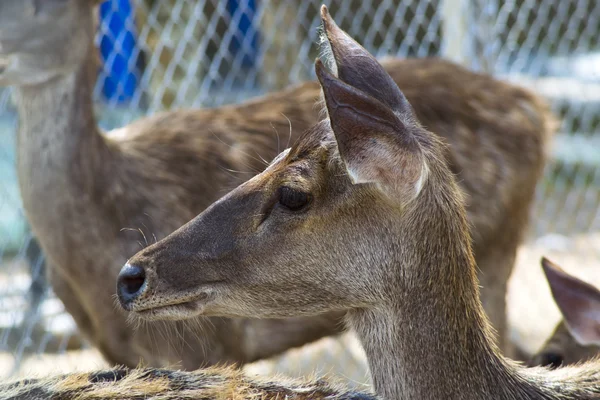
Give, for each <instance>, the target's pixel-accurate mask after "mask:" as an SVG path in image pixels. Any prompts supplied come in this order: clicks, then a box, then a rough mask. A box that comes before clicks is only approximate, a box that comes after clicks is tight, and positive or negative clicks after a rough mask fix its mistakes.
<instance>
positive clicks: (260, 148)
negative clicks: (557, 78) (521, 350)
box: [0, 0, 555, 370]
mask: <svg viewBox="0 0 600 400" xmlns="http://www.w3.org/2000/svg"><path fill="white" fill-rule="evenodd" d="M98 3H99V1H95V0H60V1H58V0H56V1H48V2H37V1H33V0H3V1H2V2H0V85H2V86H11V87H13V89H14V92H13V94H14V97H15V101H16V104H17V110H18V114H19V128H18V141H17V142H18V143H17V170H18V179H19V184H20V190H21V196H22V200H23V207H24V210H25V214H26V217H27V219H28V220H29V222H30V225H31V228H32V231H33V233H34V234H35V236H36V238H37V239H38V241H39V243H40V246H41V248H42V250H43V252H44V253H45V255H46V257H47V263H48V275H49V278H48V279H49V281H50V283H51V285H52V288H53V290H54V292H55V293H56V295H57V296H58V298H60V300H62V302H63V303H64V305H65V308H66V310H67V311H68V312H69V313H70V314H71V315H72V316H73V318H74V320H75V322H76V324H77V327H78V329H79V331H80V332H81V333H82V335H83V336H84V338H85V339H86V340H87V341H89V342H90V343H91V344H92V345H94V346H95V347H96V348H98V349H99V350H100V352H101V353H102V354H103V356H104V357H105V358H106V359H107V361H109V362H110V363H111V364H114V365H124V366H128V367H135V366H136V365H138V364H139V362H140V360H143V362H144V363H145V364H146V365H147V366H149V367H157V368H158V367H164V366H168V365H173V364H176V365H179V366H180V367H181V368H183V369H186V370H193V369H196V368H198V367H200V366H210V365H215V364H219V363H231V364H236V365H242V364H244V363H247V362H251V361H254V360H259V359H262V358H267V357H270V356H272V355H275V354H279V353H281V352H283V351H285V350H287V349H289V348H290V347H294V346H300V345H302V344H304V343H307V342H310V341H312V340H315V339H317V338H320V337H322V336H326V335H331V334H336V333H339V332H340V331H341V330H342V326H343V324H341V321H342V320H343V316H344V312H338V313H335V314H332V315H327V316H313V317H299V318H292V319H287V320H283V319H245V318H241V319H240V318H232V319H222V318H209V319H204V318H199V319H198V320H194V321H190V320H188V321H169V322H164V324H166V328H165V327H164V326H163V323H160V324H143V325H142V326H140V327H139V329H136V327H135V326H134V325H131V324H129V323H128V322H127V320H128V316H127V313H125V312H124V311H122V310H121V309H120V308H115V307H114V301H115V298H114V296H115V282H116V280H117V276H118V273H119V270H120V266H121V265H123V264H124V263H125V262H126V260H127V259H129V258H130V257H132V256H133V255H134V254H136V253H137V251H138V250H139V249H140V244H141V245H142V246H146V245H149V244H151V243H152V242H154V241H159V240H160V239H163V238H164V237H166V236H167V235H168V234H170V233H171V232H173V231H175V230H176V229H178V228H179V227H180V226H182V225H183V224H185V223H186V222H187V221H189V220H190V219H192V218H193V217H194V216H196V215H198V214H199V213H200V212H202V211H203V210H204V209H206V208H207V207H208V206H210V205H211V204H212V203H213V202H214V201H216V200H218V198H219V197H220V196H222V195H224V194H225V193H227V192H228V191H229V190H231V189H233V188H235V187H236V186H238V185H239V184H241V183H243V182H245V181H247V180H248V179H250V178H251V177H253V176H254V175H255V174H256V173H257V172H260V171H262V170H264V168H265V167H266V165H265V164H264V163H263V161H262V160H261V159H260V158H261V157H262V158H263V159H265V160H271V159H273V157H275V156H276V155H277V154H278V152H279V150H280V149H281V147H280V146H279V143H280V142H285V135H288V136H289V142H290V143H294V142H295V141H296V140H298V138H299V137H300V135H301V133H302V132H303V131H305V130H306V129H308V128H310V127H311V126H312V125H313V124H314V123H316V122H318V121H319V110H318V108H315V100H316V99H317V98H319V93H320V88H319V85H318V83H317V82H316V81H312V82H305V83H301V84H298V85H296V86H292V87H290V88H288V89H285V90H283V91H280V92H277V93H272V94H267V95H265V96H263V97H260V98H257V99H253V100H250V101H248V102H245V103H242V104H239V105H229V106H223V107H218V108H210V109H200V110H187V109H184V110H175V111H169V112H166V113H160V114H156V115H153V116H149V117H146V118H142V119H139V120H137V121H135V122H133V123H131V124H129V125H127V126H123V127H121V128H117V129H115V130H113V131H111V132H103V131H102V130H101V129H100V128H99V127H98V126H97V122H96V117H95V114H94V110H93V87H94V82H95V75H96V69H97V57H96V52H95V47H94V45H93V36H94V11H95V7H96V5H97V4H98ZM384 65H385V68H386V71H388V72H389V73H390V75H391V76H392V78H393V80H394V81H395V82H396V83H397V84H398V85H399V86H400V87H401V88H402V89H403V90H404V92H405V94H406V96H407V98H408V99H409V100H410V101H411V103H412V105H413V107H414V109H415V113H416V115H417V116H418V118H419V119H420V121H421V123H423V124H424V125H425V126H427V127H428V128H430V129H431V130H433V131H435V132H436V134H438V135H439V136H440V137H441V138H443V139H444V140H445V141H447V142H448V144H449V148H448V151H447V152H446V154H445V155H444V157H445V160H446V162H447V163H448V164H449V166H450V168H451V170H452V171H453V172H454V173H455V174H457V176H458V179H459V181H460V185H461V187H462V188H463V190H464V191H465V195H466V196H467V201H468V205H467V212H468V219H469V222H470V224H471V226H472V228H473V240H474V251H475V257H476V259H477V261H478V265H479V268H480V271H481V272H480V273H479V278H480V282H481V283H482V285H483V290H482V299H483V302H484V307H485V309H486V312H487V313H488V315H489V316H490V318H492V323H493V325H494V327H495V328H496V329H497V331H498V342H499V346H501V348H503V349H505V351H507V353H508V352H509V347H510V346H509V343H508V340H506V335H505V331H506V317H505V308H506V306H505V291H506V281H507V280H508V277H509V275H510V272H511V270H512V265H513V263H514V258H515V253H516V248H517V246H518V243H519V242H520V241H521V238H522V236H523V234H524V231H525V229H526V227H527V220H528V213H529V209H530V207H531V204H532V201H533V195H534V189H535V186H536V183H537V181H538V180H539V178H540V176H541V172H542V169H543V166H544V163H545V160H546V158H547V152H548V146H549V143H550V142H551V137H552V135H553V132H554V130H555V120H554V117H553V116H552V113H551V112H550V110H549V107H548V106H547V104H546V103H545V102H544V101H543V100H541V99H540V98H539V97H537V96H536V95H534V94H532V93H531V92H529V91H527V90H524V89H522V88H520V87H518V86H515V85H512V84H508V83H505V82H501V81H498V80H496V79H494V78H492V77H490V76H488V75H484V74H478V73H475V72H471V71H468V70H467V69H465V68H463V67H461V66H458V65H455V64H453V63H450V62H448V61H444V60H439V59H407V60H399V59H392V60H387V61H385V62H384ZM280 134H281V135H280ZM280 136H282V137H281V138H280ZM515 138H519V140H516V139H515ZM259 155H260V157H259ZM140 242H141V243H140ZM165 331H166V332H167V333H165ZM168 332H170V334H169V333H168ZM165 335H166V336H165Z"/></svg>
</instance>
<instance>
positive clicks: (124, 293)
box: [117, 264, 146, 309]
mask: <svg viewBox="0 0 600 400" xmlns="http://www.w3.org/2000/svg"><path fill="white" fill-rule="evenodd" d="M145 281H146V273H145V272H144V269H143V268H140V267H138V266H136V265H130V264H125V266H124V267H123V269H121V272H120V273H119V277H118V278H117V295H118V296H119V301H120V302H121V305H122V306H123V307H124V308H126V309H127V308H128V307H127V306H128V305H129V303H130V302H132V301H133V300H134V299H135V298H136V297H137V296H139V295H140V294H141V293H142V291H143V290H142V288H143V286H144V282H145Z"/></svg>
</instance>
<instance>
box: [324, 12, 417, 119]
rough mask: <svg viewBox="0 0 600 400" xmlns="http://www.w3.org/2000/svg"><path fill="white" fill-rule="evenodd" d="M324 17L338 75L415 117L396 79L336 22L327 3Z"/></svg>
mask: <svg viewBox="0 0 600 400" xmlns="http://www.w3.org/2000/svg"><path fill="white" fill-rule="evenodd" d="M321 21H322V23H323V32H324V33H325V39H326V40H324V41H323V42H324V44H326V45H329V48H330V49H331V53H332V55H333V59H334V62H335V65H334V66H332V69H333V70H334V71H337V77H338V78H339V79H340V80H341V81H342V82H345V83H347V84H349V85H350V86H352V87H354V88H356V89H358V90H360V91H362V92H364V93H366V94H368V95H370V96H372V97H374V98H376V99H377V100H379V101H380V102H382V103H383V104H385V105H387V106H388V107H390V108H391V109H392V110H394V111H396V112H400V113H402V114H406V115H403V118H406V119H408V117H412V115H413V112H412V107H411V106H410V104H409V102H408V101H407V100H406V97H404V94H403V93H402V92H401V91H400V89H398V86H397V85H396V82H394V80H393V79H392V77H391V76H390V75H389V74H388V73H387V72H386V71H385V69H384V68H383V67H382V66H381V64H379V62H378V61H377V60H376V59H375V57H373V56H372V55H371V54H370V53H369V52H368V51H367V50H366V49H365V48H364V47H362V46H361V45H360V44H358V42H356V41H355V40H354V39H353V38H352V37H350V36H349V35H348V34H347V33H346V32H344V31H343V30H341V29H340V28H339V27H338V26H337V24H336V23H335V21H334V20H333V19H332V18H331V16H330V15H329V11H328V10H327V7H326V6H324V5H323V6H321ZM326 50H327V48H326Z"/></svg>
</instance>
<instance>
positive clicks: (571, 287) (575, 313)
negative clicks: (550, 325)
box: [530, 258, 600, 368]
mask: <svg viewBox="0 0 600 400" xmlns="http://www.w3.org/2000/svg"><path fill="white" fill-rule="evenodd" d="M542 267H543V269H544V273H545V274H546V278H547V279H548V284H549V285H550V291H551V292H552V297H553V298H554V301H555V302H556V305H557V306H558V309H559V310H560V313H561V314H562V316H563V318H564V320H563V321H561V322H560V323H558V325H557V326H556V328H555V329H554V332H553V333H552V335H551V337H550V338H549V339H548V340H547V341H546V343H544V345H543V346H542V348H541V349H540V351H539V352H538V353H537V354H535V355H534V356H533V357H532V359H531V361H530V364H531V365H545V366H550V367H552V368H557V367H560V366H561V365H569V364H575V363H579V362H581V361H587V360H590V359H592V358H596V357H597V356H598V353H599V348H598V346H600V291H599V290H598V289H597V288H595V287H594V286H592V285H590V284H589V283H586V282H584V281H582V280H581V279H578V278H576V277H574V276H572V275H569V274H568V273H566V272H565V271H564V270H562V269H561V268H560V267H559V266H558V265H557V264H555V263H553V262H552V261H550V260H548V259H546V258H544V259H542Z"/></svg>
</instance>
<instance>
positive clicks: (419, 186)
mask: <svg viewBox="0 0 600 400" xmlns="http://www.w3.org/2000/svg"><path fill="white" fill-rule="evenodd" d="M428 176H429V167H428V166H427V163H426V162H425V161H423V168H422V170H421V176H420V177H419V179H418V180H417V183H415V197H417V196H418V195H419V193H421V190H422V189H423V186H425V182H426V181H427V177H428Z"/></svg>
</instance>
